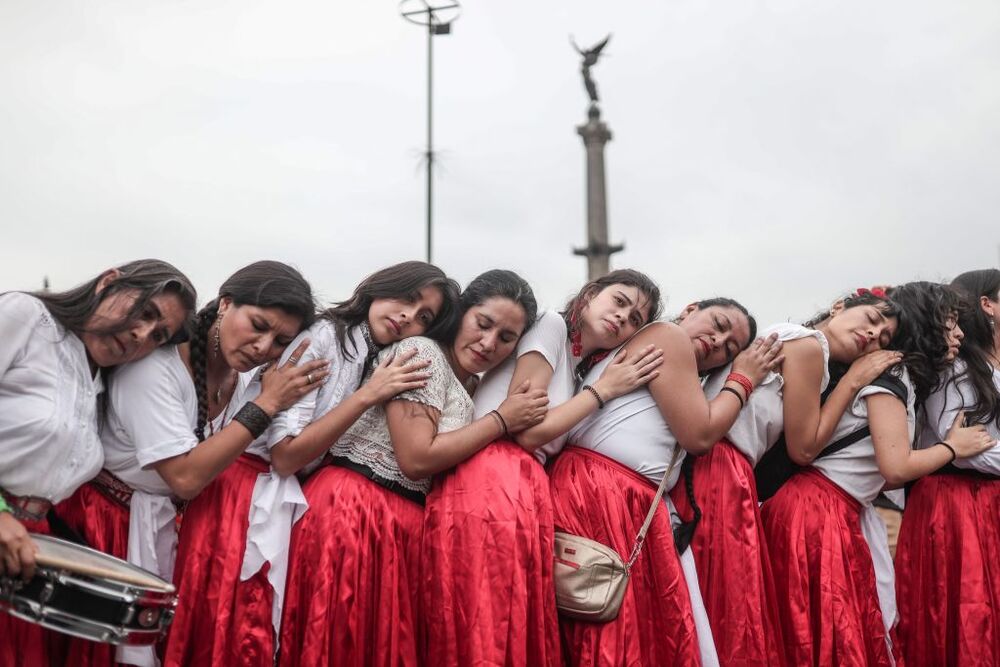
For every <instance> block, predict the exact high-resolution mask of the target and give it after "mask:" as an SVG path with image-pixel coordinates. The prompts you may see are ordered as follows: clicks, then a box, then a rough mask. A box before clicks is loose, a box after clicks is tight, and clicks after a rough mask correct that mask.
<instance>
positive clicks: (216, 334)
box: [212, 313, 222, 354]
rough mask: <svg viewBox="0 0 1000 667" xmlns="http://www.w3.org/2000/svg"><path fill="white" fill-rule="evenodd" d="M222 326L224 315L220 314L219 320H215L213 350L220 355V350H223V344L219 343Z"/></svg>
mask: <svg viewBox="0 0 1000 667" xmlns="http://www.w3.org/2000/svg"><path fill="white" fill-rule="evenodd" d="M220 326H222V313H219V319H217V320H215V332H214V333H213V335H212V350H213V351H214V352H215V353H216V354H218V353H219V350H220V349H221V348H222V344H221V342H220V341H219V327H220Z"/></svg>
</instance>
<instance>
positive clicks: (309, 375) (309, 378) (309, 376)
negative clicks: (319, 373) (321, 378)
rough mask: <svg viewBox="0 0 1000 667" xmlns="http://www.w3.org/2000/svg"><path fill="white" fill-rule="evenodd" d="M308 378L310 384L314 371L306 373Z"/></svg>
mask: <svg viewBox="0 0 1000 667" xmlns="http://www.w3.org/2000/svg"><path fill="white" fill-rule="evenodd" d="M306 380H307V381H308V382H309V384H312V383H313V374H312V373H306Z"/></svg>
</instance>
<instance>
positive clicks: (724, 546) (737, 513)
mask: <svg viewBox="0 0 1000 667" xmlns="http://www.w3.org/2000/svg"><path fill="white" fill-rule="evenodd" d="M693 481H694V495H695V500H696V501H697V503H698V506H699V507H700V508H701V511H702V517H701V521H700V522H699V524H698V528H697V529H696V530H695V531H694V538H693V539H692V540H691V555H692V556H694V560H695V563H696V564H697V567H698V583H699V584H700V587H701V594H702V599H703V600H704V602H705V611H706V612H707V613H708V620H709V623H710V624H711V626H712V636H713V637H714V639H715V647H716V650H717V651H718V654H719V663H720V664H721V665H722V666H723V667H735V666H737V665H738V666H744V665H745V666H750V665H774V666H778V665H783V664H784V662H785V660H784V657H785V654H784V648H783V646H784V645H783V643H782V641H781V621H780V620H779V617H778V601H777V595H776V594H775V590H774V577H773V575H772V573H771V562H770V560H769V556H768V552H767V540H766V539H765V537H764V526H763V524H762V523H761V519H760V509H759V507H758V502H757V485H756V483H755V482H754V476H753V468H752V467H751V466H750V462H749V461H747V459H746V457H745V456H744V455H743V454H742V453H741V452H740V451H739V450H738V449H736V447H734V446H733V445H732V443H730V442H729V441H728V440H722V441H720V442H719V443H717V444H716V445H715V446H714V447H712V449H711V451H710V452H709V453H708V454H706V455H704V456H700V457H698V458H697V459H695V461H694V471H693ZM670 495H671V498H672V499H673V501H674V505H676V506H677V511H678V513H679V514H680V516H681V518H682V519H684V520H685V521H687V520H690V519H692V518H693V516H694V512H693V510H692V509H691V505H690V503H689V502H688V496H687V488H686V486H685V484H684V482H683V481H681V482H680V483H678V484H677V486H676V487H674V489H673V491H671V493H670Z"/></svg>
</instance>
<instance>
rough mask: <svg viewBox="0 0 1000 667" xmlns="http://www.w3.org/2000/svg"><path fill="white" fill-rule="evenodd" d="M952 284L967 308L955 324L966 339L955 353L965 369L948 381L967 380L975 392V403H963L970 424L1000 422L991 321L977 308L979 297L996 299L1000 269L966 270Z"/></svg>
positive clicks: (999, 282) (999, 287)
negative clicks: (965, 404) (994, 379)
mask: <svg viewBox="0 0 1000 667" xmlns="http://www.w3.org/2000/svg"><path fill="white" fill-rule="evenodd" d="M951 286H952V287H953V288H955V289H957V290H958V291H959V293H960V294H961V295H962V296H963V298H964V299H965V301H966V303H967V305H968V307H967V308H965V309H963V310H962V311H961V312H960V313H959V316H958V326H960V327H962V332H963V333H964V334H965V338H964V339H963V340H962V347H961V349H960V350H959V352H958V356H959V357H961V359H962V361H964V362H965V370H964V371H963V372H962V373H961V374H960V375H958V376H956V377H953V378H952V379H951V382H958V381H960V380H962V379H967V380H968V382H969V383H970V384H971V385H972V388H973V391H974V392H975V395H976V402H975V404H974V405H968V406H962V407H963V409H965V411H966V413H965V417H966V419H967V420H968V422H969V423H970V424H988V423H990V422H993V423H995V424H1000V394H998V392H997V387H996V385H995V384H994V383H993V363H992V362H993V361H994V360H995V359H996V356H995V355H996V350H995V349H994V348H993V320H992V319H991V318H990V316H989V315H987V314H986V312H985V311H984V310H983V309H982V307H980V299H981V298H982V297H986V298H987V299H989V300H990V301H992V302H994V303H996V302H997V293H998V292H1000V271H998V270H997V269H980V270H978V271H967V272H966V273H963V274H961V275H960V276H958V277H957V278H955V279H954V280H953V281H951Z"/></svg>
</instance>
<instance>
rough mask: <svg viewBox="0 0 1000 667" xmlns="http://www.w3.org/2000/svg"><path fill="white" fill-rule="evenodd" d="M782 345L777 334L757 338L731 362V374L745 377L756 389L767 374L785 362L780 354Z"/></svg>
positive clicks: (783, 356)
mask: <svg viewBox="0 0 1000 667" xmlns="http://www.w3.org/2000/svg"><path fill="white" fill-rule="evenodd" d="M782 345H783V344H782V342H781V341H780V340H778V334H774V333H773V334H771V335H770V336H768V337H767V338H758V339H757V340H755V341H754V342H752V343H750V347H748V348H747V349H745V350H743V351H742V352H740V353H739V354H738V355H737V356H736V358H735V359H734V360H733V373H739V374H741V375H745V376H747V377H748V378H750V381H751V382H753V384H754V386H755V387H756V386H757V385H759V384H760V383H761V382H763V381H764V378H765V377H767V374H768V373H770V372H771V371H775V370H778V369H780V368H781V362H782V361H784V360H785V355H783V354H782V353H781V349H782Z"/></svg>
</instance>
